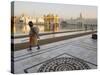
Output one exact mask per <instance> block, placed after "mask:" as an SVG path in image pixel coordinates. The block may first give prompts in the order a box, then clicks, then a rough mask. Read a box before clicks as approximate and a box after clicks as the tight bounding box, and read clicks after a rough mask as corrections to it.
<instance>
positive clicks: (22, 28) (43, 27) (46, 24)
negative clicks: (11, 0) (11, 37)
mask: <svg viewBox="0 0 100 75" xmlns="http://www.w3.org/2000/svg"><path fill="white" fill-rule="evenodd" d="M11 21H12V32H14V33H28V32H29V30H30V28H29V25H28V22H29V21H32V22H33V23H34V25H35V26H37V27H38V28H39V31H40V32H46V31H58V30H59V17H58V16H57V15H53V14H48V15H44V16H40V17H32V16H26V15H24V14H22V15H21V16H17V17H11Z"/></svg>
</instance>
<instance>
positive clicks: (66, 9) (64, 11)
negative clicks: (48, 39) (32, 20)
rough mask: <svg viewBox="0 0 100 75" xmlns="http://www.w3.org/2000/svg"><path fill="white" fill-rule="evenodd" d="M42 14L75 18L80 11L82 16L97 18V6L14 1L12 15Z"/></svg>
mask: <svg viewBox="0 0 100 75" xmlns="http://www.w3.org/2000/svg"><path fill="white" fill-rule="evenodd" d="M23 13H24V14H26V15H28V16H35V17H39V16H43V15H44V14H49V13H51V14H57V15H58V16H59V17H61V18H66V19H69V18H71V17H72V18H77V17H79V14H80V13H82V15H83V17H84V18H97V7H96V6H86V5H70V4H54V3H36V2H24V1H15V2H14V15H15V16H19V15H21V14H23Z"/></svg>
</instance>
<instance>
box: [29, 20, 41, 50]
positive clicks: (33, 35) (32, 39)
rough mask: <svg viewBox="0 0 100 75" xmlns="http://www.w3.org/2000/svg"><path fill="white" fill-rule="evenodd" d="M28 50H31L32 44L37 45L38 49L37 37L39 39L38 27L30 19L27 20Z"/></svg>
mask: <svg viewBox="0 0 100 75" xmlns="http://www.w3.org/2000/svg"><path fill="white" fill-rule="evenodd" d="M28 24H29V27H30V31H29V50H32V46H33V45H34V46H37V49H40V46H39V43H38V39H39V29H38V27H35V26H34V24H33V22H32V21H29V23H28Z"/></svg>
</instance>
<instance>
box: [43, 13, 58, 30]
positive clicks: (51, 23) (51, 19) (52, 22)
mask: <svg viewBox="0 0 100 75" xmlns="http://www.w3.org/2000/svg"><path fill="white" fill-rule="evenodd" d="M44 26H45V31H58V30H59V17H58V16H57V15H53V14H48V15H44Z"/></svg>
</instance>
